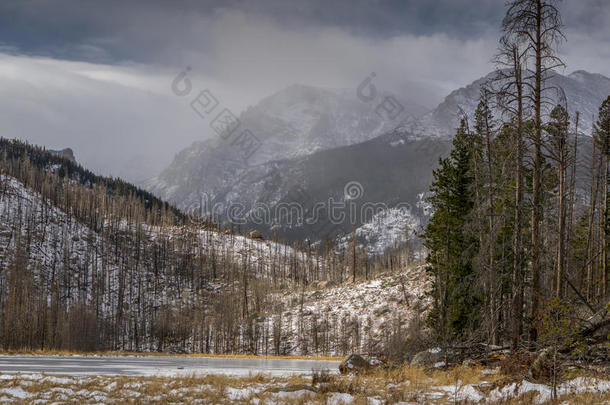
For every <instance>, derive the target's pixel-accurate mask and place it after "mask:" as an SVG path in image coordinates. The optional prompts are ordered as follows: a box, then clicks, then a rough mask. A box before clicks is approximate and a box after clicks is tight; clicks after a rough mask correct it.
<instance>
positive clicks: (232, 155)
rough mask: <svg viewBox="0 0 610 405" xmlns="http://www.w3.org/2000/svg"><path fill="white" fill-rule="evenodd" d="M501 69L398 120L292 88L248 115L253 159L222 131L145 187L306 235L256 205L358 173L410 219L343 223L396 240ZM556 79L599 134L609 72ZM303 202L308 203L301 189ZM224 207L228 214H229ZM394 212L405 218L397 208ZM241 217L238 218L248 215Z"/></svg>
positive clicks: (338, 193) (182, 202)
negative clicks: (254, 140)
mask: <svg viewBox="0 0 610 405" xmlns="http://www.w3.org/2000/svg"><path fill="white" fill-rule="evenodd" d="M493 76H494V73H490V74H489V75H486V76H485V77H483V78H481V79H478V80H476V81H474V82H473V83H471V84H469V85H468V86H466V87H464V88H460V89H457V90H455V91H453V92H451V93H450V94H449V95H448V96H447V97H446V98H445V99H444V101H443V102H442V103H440V104H439V105H438V106H437V107H436V108H435V109H434V110H432V111H429V112H424V113H422V109H421V108H419V106H416V105H415V106H413V105H409V104H407V105H406V106H405V108H404V111H406V113H405V114H403V115H402V116H401V118H402V119H396V120H391V119H389V118H388V117H383V116H382V113H383V110H378V109H377V108H376V107H378V106H379V105H380V104H378V103H379V101H378V103H375V102H371V103H366V102H363V101H362V100H359V99H358V97H357V92H356V91H353V93H352V95H351V97H350V95H349V93H347V92H339V93H337V92H331V91H328V90H324V89H317V88H314V87H306V86H291V87H289V88H287V89H285V90H283V91H281V92H278V93H276V94H274V95H272V96H270V97H267V98H265V99H263V100H262V101H261V102H260V103H259V104H258V105H256V106H255V107H252V108H250V109H248V110H247V111H245V112H244V113H243V114H242V115H241V116H240V119H241V122H242V124H243V126H244V127H245V128H252V129H253V130H254V131H255V133H257V134H260V141H261V144H260V146H259V147H258V149H256V151H255V152H254V153H253V155H252V157H251V158H249V159H247V160H244V159H243V157H242V155H241V153H242V151H241V150H240V149H239V147H238V146H237V145H236V144H235V143H232V142H230V141H225V140H223V139H221V138H217V139H215V140H210V141H208V142H203V143H196V144H193V145H192V146H191V147H189V148H186V149H185V150H183V151H182V152H180V153H179V154H178V155H177V156H176V158H175V159H174V161H173V163H172V164H171V165H170V166H169V167H168V168H167V169H166V170H165V171H163V173H162V174H161V175H160V176H158V177H157V178H154V179H151V180H149V181H147V182H146V183H145V184H144V185H145V187H146V188H148V189H149V190H150V191H152V192H153V193H155V194H157V195H158V196H160V197H161V198H163V199H166V200H168V201H171V202H172V203H175V204H176V205H177V206H179V207H180V208H183V209H186V210H193V209H195V211H197V210H198V209H199V206H200V204H201V201H202V200H206V201H207V202H208V203H209V205H210V206H211V205H213V204H220V203H222V204H223V205H225V206H226V205H228V206H230V205H231V204H240V206H241V204H243V206H244V209H243V210H242V212H241V214H240V219H243V220H244V222H243V225H244V226H250V227H256V228H258V229H261V230H264V231H266V232H267V233H268V234H271V233H273V232H279V234H280V236H284V237H287V238H289V239H291V238H295V239H299V238H303V237H305V236H306V235H309V234H311V232H312V229H310V228H308V227H307V225H303V226H294V224H281V221H279V222H280V224H275V225H273V224H271V223H270V222H267V223H264V224H256V223H255V222H254V220H253V219H252V218H251V217H252V216H255V212H256V207H257V206H264V207H266V208H270V210H271V211H273V207H275V206H277V205H278V204H280V203H282V202H284V201H286V199H287V198H291V194H292V193H293V192H294V190H295V189H298V190H300V192H303V191H304V192H305V194H306V196H307V199H312V200H313V201H316V202H320V201H322V202H323V201H327V200H328V199H329V198H335V199H337V200H341V201H344V200H345V198H346V197H345V195H344V187H345V185H346V184H348V183H350V182H354V181H355V182H357V183H358V184H360V185H361V186H362V188H363V195H362V196H361V198H360V200H359V201H357V205H358V209H360V208H361V207H362V205H363V204H367V203H368V204H375V203H382V204H385V205H386V206H387V208H391V207H395V206H397V205H398V204H400V203H404V204H407V205H408V207H409V209H408V210H407V211H405V212H403V213H402V217H403V219H398V218H400V217H401V216H400V215H398V218H396V219H394V220H390V221H388V218H385V217H384V218H379V217H377V218H373V217H372V216H368V217H366V218H365V217H362V218H360V217H359V218H358V219H357V220H356V221H354V222H353V223H348V224H342V226H341V227H340V228H341V229H340V230H339V231H341V232H343V233H345V232H349V231H350V230H351V229H350V227H360V226H362V225H363V224H365V223H369V222H370V223H369V224H368V225H367V226H366V227H365V228H363V229H366V230H367V231H366V232H367V234H366V235H364V234H363V235H362V237H363V239H374V240H379V239H383V240H385V244H386V245H387V246H385V247H389V246H392V245H393V244H394V243H395V242H396V239H397V238H401V237H404V230H403V229H395V230H394V231H392V232H391V233H392V234H393V235H394V236H393V237H391V238H385V237H382V236H381V235H382V234H385V233H387V232H389V231H388V229H384V227H383V226H381V225H380V226H373V224H374V223H377V224H382V223H384V222H388V223H389V225H388V226H390V227H397V225H396V224H395V223H396V222H398V223H401V224H402V225H401V226H406V224H409V226H410V227H411V228H412V231H415V230H419V227H420V225H421V224H422V223H425V221H426V218H427V213H426V211H425V204H424V200H423V195H424V194H423V193H425V192H427V190H428V187H429V184H430V181H431V179H432V169H433V168H434V167H435V166H436V164H437V160H438V157H439V156H441V155H443V154H444V153H446V152H447V151H448V150H449V145H450V140H451V138H452V136H453V134H455V129H456V128H457V126H458V125H459V120H460V118H461V117H462V116H463V115H464V114H465V115H466V116H467V117H469V119H471V120H472V119H473V115H474V110H475V108H476V106H477V104H478V102H479V97H480V91H481V86H482V85H483V84H484V83H486V82H488V81H489V80H490V79H491V78H492V77H493ZM548 85H549V87H561V88H563V89H564V92H565V97H566V99H567V105H568V109H569V111H570V112H571V113H575V112H576V111H578V112H580V114H581V121H580V128H579V133H581V134H585V135H590V131H591V127H592V116H593V113H594V112H595V110H596V108H597V107H596V106H599V105H600V103H601V102H602V101H603V99H604V97H605V95H607V94H610V79H608V78H607V77H605V76H603V75H600V74H593V73H588V72H585V71H577V72H574V73H571V74H569V75H567V76H564V75H561V74H558V73H555V74H553V76H552V78H550V79H549V82H548ZM386 97H387V95H386ZM549 97H551V98H553V99H554V100H555V101H556V102H560V101H561V99H560V98H558V97H560V94H558V93H556V92H554V91H549ZM380 99H381V102H382V101H383V100H384V98H383V97H381V98H380ZM552 104H553V103H550V105H552ZM296 200H297V202H299V203H305V202H304V200H305V198H304V197H302V196H301V197H297V198H296ZM206 208H208V209H209V208H210V207H209V206H208V207H206ZM217 214H218V213H217ZM219 215H220V219H222V220H227V212H221V213H220V214H219ZM391 215H392V217H396V215H397V212H396V210H394V211H393V213H392V214H391ZM272 216H273V215H272ZM235 219H236V218H232V220H233V221H234V222H235V223H239V220H238V221H235ZM271 222H272V221H271ZM385 228H387V226H386V227H385ZM371 233H373V234H377V236H374V235H371ZM317 236H318V237H319V238H322V237H323V236H324V235H323V234H319V235H317ZM314 239H315V237H314ZM379 249H381V250H383V249H382V248H379Z"/></svg>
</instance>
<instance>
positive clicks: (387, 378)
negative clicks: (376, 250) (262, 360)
mask: <svg viewBox="0 0 610 405" xmlns="http://www.w3.org/2000/svg"><path fill="white" fill-rule="evenodd" d="M318 381H319V382H318V383H317V384H315V386H312V378H311V377H310V376H303V375H292V376H287V377H281V378H277V377H271V376H268V375H261V374H253V375H249V376H244V377H231V376H224V375H207V376H201V375H186V376H184V375H183V376H178V377H159V376H155V377H130V376H91V377H49V376H42V377H40V376H28V375H23V376H6V375H4V376H2V375H0V403H5V402H9V400H11V399H13V400H15V401H14V402H16V403H23V404H31V403H33V402H35V401H37V402H36V403H52V402H61V403H78V404H81V403H82V404H86V403H116V404H122V403H130V404H145V403H159V404H169V403H188V404H191V403H193V404H196V403H204V404H248V403H254V402H256V403H259V404H265V403H281V404H295V405H296V404H305V403H312V404H325V403H328V402H329V399H330V398H331V397H332V396H334V395H338V394H349V395H351V399H353V402H352V404H356V405H358V404H367V403H369V399H370V398H376V399H378V400H380V401H382V402H383V403H388V404H391V403H396V402H399V401H406V402H409V401H412V402H417V403H427V404H449V403H454V398H451V397H450V395H443V390H442V389H441V388H442V387H453V386H464V385H465V384H472V385H474V386H475V387H479V388H481V389H480V392H481V393H482V394H483V395H487V394H488V393H489V391H491V390H492V389H493V388H496V387H503V386H505V385H507V384H508V383H510V382H511V381H514V378H512V377H510V376H506V375H501V374H489V373H487V372H485V373H484V369H483V368H482V367H468V368H467V367H456V368H453V369H449V370H433V371H431V370H425V369H421V368H417V367H410V366H404V367H400V368H396V369H393V370H380V369H378V370H374V371H372V372H370V373H366V374H360V375H348V376H342V375H338V374H331V375H324V376H322V377H318ZM483 387H486V388H485V389H483ZM11 389H12V390H13V391H10V390H11ZM6 390H9V391H8V392H9V393H10V392H15V391H14V390H23V391H25V393H26V398H25V399H19V398H17V397H13V398H11V397H10V396H9V395H8V393H7V391H6ZM23 391H19V392H21V393H23ZM294 392H296V393H294ZM434 394H436V395H434ZM439 394H440V395H439ZM534 399H535V394H534V393H529V394H526V395H523V396H522V397H520V398H517V399H510V400H508V401H505V402H499V403H500V404H530V403H532V402H533V401H534ZM462 403H467V402H462ZM548 403H549V404H551V403H552V404H560V403H561V404H563V403H565V404H585V403H586V404H604V403H606V404H608V403H610V391H609V392H606V393H583V394H579V395H565V396H563V397H561V398H559V400H558V401H555V402H548Z"/></svg>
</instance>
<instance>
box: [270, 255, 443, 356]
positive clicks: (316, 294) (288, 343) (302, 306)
mask: <svg viewBox="0 0 610 405" xmlns="http://www.w3.org/2000/svg"><path fill="white" fill-rule="evenodd" d="M430 286H431V278H430V276H429V275H428V274H427V273H426V271H425V269H424V268H423V267H422V266H418V267H413V268H409V269H403V270H402V271H400V272H397V273H394V274H387V275H382V276H380V277H378V278H376V279H374V280H370V281H362V282H357V283H350V282H346V283H344V284H341V285H334V284H333V283H327V282H322V283H319V287H318V288H314V289H308V290H306V291H302V292H294V293H284V294H282V295H281V301H282V302H283V303H285V305H284V306H283V308H282V309H283V311H282V312H281V315H279V314H278V315H274V316H272V317H270V318H268V321H269V322H272V323H273V324H274V325H281V331H282V334H283V336H284V339H283V341H282V350H283V351H284V352H286V353H294V354H302V353H308V352H319V351H320V347H316V345H320V346H324V345H326V346H327V347H323V349H324V350H323V351H324V352H325V353H330V354H333V355H343V354H345V353H353V352H357V353H370V354H379V353H380V352H381V350H382V347H383V346H384V345H387V343H388V340H390V339H392V335H395V336H394V337H395V338H398V339H405V338H407V337H408V336H410V335H411V334H413V333H415V334H417V333H419V332H423V328H425V326H424V320H425V315H426V312H427V308H428V305H429V297H426V295H425V293H426V291H428V290H429V288H430ZM329 329H331V330H335V331H338V334H337V335H336V339H337V340H332V339H331V340H325V339H324V338H323V337H322V336H323V335H324V334H325V333H328V332H327V331H328V330H329ZM310 330H318V331H319V333H320V337H319V339H318V342H315V341H313V340H312V339H311V337H308V336H305V335H304V333H303V331H310ZM386 347H387V346H386Z"/></svg>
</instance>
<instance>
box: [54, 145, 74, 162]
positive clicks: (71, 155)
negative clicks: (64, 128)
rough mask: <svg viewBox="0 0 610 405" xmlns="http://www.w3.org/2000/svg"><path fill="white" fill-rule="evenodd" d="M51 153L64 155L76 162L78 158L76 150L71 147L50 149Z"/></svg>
mask: <svg viewBox="0 0 610 405" xmlns="http://www.w3.org/2000/svg"><path fill="white" fill-rule="evenodd" d="M49 153H52V154H53V155H56V156H59V157H63V158H66V159H68V160H69V161H71V162H73V163H76V158H75V157H74V151H73V150H72V149H71V148H65V149H62V150H49Z"/></svg>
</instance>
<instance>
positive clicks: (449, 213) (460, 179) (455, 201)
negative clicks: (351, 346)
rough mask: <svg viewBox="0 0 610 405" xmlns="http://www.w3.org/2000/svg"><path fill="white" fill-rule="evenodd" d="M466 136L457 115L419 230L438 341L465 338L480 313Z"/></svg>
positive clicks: (469, 137)
mask: <svg viewBox="0 0 610 405" xmlns="http://www.w3.org/2000/svg"><path fill="white" fill-rule="evenodd" d="M472 140H473V139H472V135H471V134H470V133H469V131H468V128H467V125H466V122H465V121H462V123H461V126H460V128H459V129H458V131H457V134H456V136H455V138H454V140H453V150H452V151H451V154H450V156H449V157H448V158H442V159H440V160H439V168H438V169H437V170H435V171H434V182H433V183H432V186H431V188H430V191H431V192H432V194H433V195H432V197H431V198H430V200H429V201H430V203H431V204H432V206H433V209H434V214H433V216H432V218H431V219H430V222H429V224H428V226H427V228H426V231H425V233H424V239H425V242H424V243H425V246H426V247H427V248H428V250H429V255H428V259H427V261H428V269H429V271H430V272H431V273H432V274H433V276H434V287H433V297H434V308H433V310H432V311H431V313H430V318H429V323H430V325H431V326H432V328H433V329H434V330H435V331H436V333H437V336H438V338H439V340H440V341H441V342H442V343H444V344H449V343H451V342H455V341H459V340H462V339H464V338H466V337H467V336H468V335H469V333H470V332H472V331H473V330H474V328H475V327H476V325H477V324H478V320H479V318H480V310H481V302H482V300H481V293H480V291H479V290H480V289H479V286H478V283H477V276H476V274H475V271H474V269H473V264H472V263H473V257H474V256H475V255H476V253H477V251H478V242H477V239H476V236H475V233H474V232H472V230H470V229H468V227H469V223H470V219H471V215H472V214H473V212H474V197H473V184H474V176H473V173H472V159H473V153H472Z"/></svg>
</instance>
